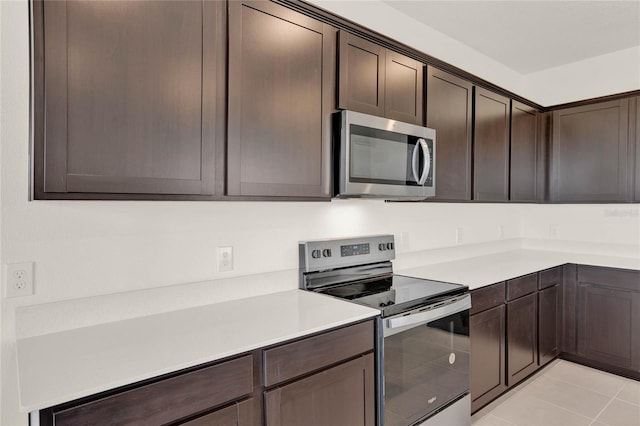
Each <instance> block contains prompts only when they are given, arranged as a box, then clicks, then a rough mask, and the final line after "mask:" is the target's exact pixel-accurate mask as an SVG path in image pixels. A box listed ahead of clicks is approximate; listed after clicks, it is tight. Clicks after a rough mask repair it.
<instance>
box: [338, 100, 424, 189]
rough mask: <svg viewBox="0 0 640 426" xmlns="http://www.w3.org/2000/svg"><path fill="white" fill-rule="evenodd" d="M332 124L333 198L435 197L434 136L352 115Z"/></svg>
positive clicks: (396, 123)
mask: <svg viewBox="0 0 640 426" xmlns="http://www.w3.org/2000/svg"><path fill="white" fill-rule="evenodd" d="M333 118H334V120H335V121H334V126H335V128H334V130H335V133H334V135H335V139H334V141H335V142H336V145H335V148H336V149H335V151H334V152H335V154H336V160H337V169H338V170H339V172H338V173H339V175H338V176H337V179H336V181H335V183H336V188H335V195H336V197H337V198H384V199H394V200H398V199H411V200H420V199H425V198H427V197H433V196H434V195H435V191H436V181H435V160H436V131H435V130H433V129H429V128H426V127H422V126H416V125H415V124H408V123H402V122H399V121H395V120H389V119H386V118H381V117H376V116H372V115H368V114H362V113H359V112H354V111H341V112H337V113H335V115H334V117H333Z"/></svg>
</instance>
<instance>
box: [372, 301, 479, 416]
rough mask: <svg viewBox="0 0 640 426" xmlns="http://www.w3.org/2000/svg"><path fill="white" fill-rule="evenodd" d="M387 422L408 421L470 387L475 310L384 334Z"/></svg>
mask: <svg viewBox="0 0 640 426" xmlns="http://www.w3.org/2000/svg"><path fill="white" fill-rule="evenodd" d="M384 389H385V398H384V400H385V402H384V411H385V423H384V424H385V425H386V426H400V425H402V426H406V425H410V424H412V423H414V422H416V421H418V420H421V419H424V418H426V417H428V416H429V415H431V414H433V413H434V412H435V411H436V410H438V409H439V408H442V407H443V406H445V405H447V404H448V403H450V402H452V401H453V400H455V399H457V398H458V397H460V396H462V395H464V394H466V393H468V392H469V311H468V310H465V311H463V312H459V313H456V314H453V315H450V316H447V317H444V318H441V319H438V320H435V321H431V322H428V323H422V324H420V325H416V326H415V327H412V328H409V329H404V330H403V331H401V332H398V333H396V334H390V335H387V337H385V339H384Z"/></svg>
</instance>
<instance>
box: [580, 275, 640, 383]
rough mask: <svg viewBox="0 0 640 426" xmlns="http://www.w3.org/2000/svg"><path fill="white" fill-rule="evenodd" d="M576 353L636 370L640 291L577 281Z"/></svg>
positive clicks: (639, 354)
mask: <svg viewBox="0 0 640 426" xmlns="http://www.w3.org/2000/svg"><path fill="white" fill-rule="evenodd" d="M577 308H578V336H577V341H578V355H581V356H584V357H586V358H589V359H591V360H594V361H600V362H603V363H605V364H609V365H615V366H619V367H624V368H627V369H632V370H635V371H640V293H636V292H632V291H625V290H618V289H615V288H610V287H600V286H594V285H590V284H585V283H579V284H578V307H577Z"/></svg>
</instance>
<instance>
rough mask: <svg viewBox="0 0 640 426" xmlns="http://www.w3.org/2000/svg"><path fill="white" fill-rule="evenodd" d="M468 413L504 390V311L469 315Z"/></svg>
mask: <svg viewBox="0 0 640 426" xmlns="http://www.w3.org/2000/svg"><path fill="white" fill-rule="evenodd" d="M469 335H470V337H471V367H470V368H471V411H472V412H473V411H477V410H478V409H479V408H481V407H482V406H484V405H485V404H487V403H489V402H490V401H491V400H493V399H494V398H495V397H497V396H499V395H500V394H501V393H502V392H504V391H505V390H506V388H507V386H506V382H505V355H506V354H505V307H504V305H500V306H498V307H495V308H493V309H489V310H488V311H484V312H481V313H479V314H475V315H471V316H470V319H469Z"/></svg>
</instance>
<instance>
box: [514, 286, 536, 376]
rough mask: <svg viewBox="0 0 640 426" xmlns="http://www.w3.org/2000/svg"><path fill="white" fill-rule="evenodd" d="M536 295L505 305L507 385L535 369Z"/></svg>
mask: <svg viewBox="0 0 640 426" xmlns="http://www.w3.org/2000/svg"><path fill="white" fill-rule="evenodd" d="M536 296H537V295H536V293H532V294H529V295H528V296H524V297H521V298H520V299H516V300H514V301H512V302H509V303H507V385H508V386H513V385H515V384H516V383H518V382H519V381H520V380H522V379H524V378H525V377H527V376H528V375H529V374H531V373H533V372H534V371H535V370H536V368H537V367H538V334H537V329H538V303H537V297H536Z"/></svg>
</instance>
